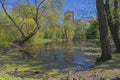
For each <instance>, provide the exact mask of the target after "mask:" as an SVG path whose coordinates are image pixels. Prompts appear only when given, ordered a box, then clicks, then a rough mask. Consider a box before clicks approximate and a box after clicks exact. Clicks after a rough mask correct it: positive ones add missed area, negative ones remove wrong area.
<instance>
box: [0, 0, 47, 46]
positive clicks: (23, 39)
mask: <svg viewBox="0 0 120 80" xmlns="http://www.w3.org/2000/svg"><path fill="white" fill-rule="evenodd" d="M27 1H28V4H29V0H27ZM34 1H35V9H36V10H35V15H34V16H33V17H32V19H33V20H34V22H35V24H36V26H35V28H34V29H33V30H32V31H31V32H30V33H29V34H28V35H25V34H24V32H23V30H22V21H23V20H22V21H21V22H20V23H19V24H17V22H16V21H15V19H14V18H13V17H12V16H11V15H10V14H9V13H8V11H7V9H6V7H5V6H6V4H5V3H6V2H7V1H6V0H0V4H1V6H2V8H3V10H4V12H5V14H6V15H7V17H8V18H9V19H10V20H11V22H12V23H13V24H14V26H15V27H16V28H17V30H18V31H19V32H20V34H21V39H19V40H15V41H14V43H15V44H17V45H22V44H23V43H25V42H26V41H28V40H29V39H30V38H31V37H33V36H34V34H36V32H37V31H38V30H39V29H40V27H41V26H40V22H39V20H38V17H39V9H40V8H41V5H42V4H43V3H44V2H45V0H42V1H39V2H38V1H37V0H34ZM29 8H30V9H31V7H29ZM31 11H32V10H31ZM21 18H23V19H24V17H21Z"/></svg>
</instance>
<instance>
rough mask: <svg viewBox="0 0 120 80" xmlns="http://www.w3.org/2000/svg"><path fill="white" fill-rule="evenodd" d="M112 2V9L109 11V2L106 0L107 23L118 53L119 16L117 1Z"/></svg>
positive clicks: (119, 51)
mask: <svg viewBox="0 0 120 80" xmlns="http://www.w3.org/2000/svg"><path fill="white" fill-rule="evenodd" d="M113 1H114V9H113V11H112V10H111V7H110V0H106V4H105V5H106V13H107V15H106V16H107V21H108V25H109V28H110V31H111V35H112V38H113V41H114V43H115V47H116V53H120V37H119V27H120V26H119V25H120V22H119V15H118V0H113Z"/></svg>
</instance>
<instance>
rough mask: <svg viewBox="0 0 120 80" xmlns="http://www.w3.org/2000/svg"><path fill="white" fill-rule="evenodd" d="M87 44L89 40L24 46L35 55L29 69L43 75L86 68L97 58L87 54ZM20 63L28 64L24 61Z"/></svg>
mask: <svg viewBox="0 0 120 80" xmlns="http://www.w3.org/2000/svg"><path fill="white" fill-rule="evenodd" d="M86 44H87V42H84V41H78V42H67V43H66V42H56V43H46V44H41V45H35V44H29V45H27V46H24V50H26V51H28V52H29V53H31V55H32V56H33V57H32V58H31V59H29V60H27V66H26V67H29V68H30V70H28V71H32V73H37V74H42V75H44V74H48V75H57V74H63V75H64V74H69V73H70V72H78V71H82V70H85V69H87V68H89V67H92V66H93V65H94V60H95V58H96V56H91V55H86V51H85V50H86ZM21 62H22V61H21ZM18 63H19V65H24V64H25V65H26V63H23V62H22V64H20V62H18ZM11 65H12V64H11ZM24 68H25V67H24ZM24 72H25V71H24ZM23 74H24V73H23ZM24 75H25V74H24ZM45 76H46V75H45Z"/></svg>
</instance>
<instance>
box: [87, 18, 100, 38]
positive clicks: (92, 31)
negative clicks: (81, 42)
mask: <svg viewBox="0 0 120 80" xmlns="http://www.w3.org/2000/svg"><path fill="white" fill-rule="evenodd" d="M85 34H86V38H87V39H95V38H96V37H97V36H98V34H99V32H98V22H97V20H94V21H93V22H92V23H91V25H90V27H89V28H88V29H87V30H86V33H85Z"/></svg>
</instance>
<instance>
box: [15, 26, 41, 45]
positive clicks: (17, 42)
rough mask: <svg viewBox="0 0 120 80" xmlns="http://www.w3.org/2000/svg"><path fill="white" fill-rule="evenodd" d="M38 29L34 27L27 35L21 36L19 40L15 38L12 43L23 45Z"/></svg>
mask: <svg viewBox="0 0 120 80" xmlns="http://www.w3.org/2000/svg"><path fill="white" fill-rule="evenodd" d="M39 29H40V27H36V28H35V29H34V30H33V31H32V32H31V33H30V34H29V35H27V36H26V37H24V38H22V39H21V40H16V41H14V42H13V43H15V44H17V45H20V46H21V45H23V44H24V43H25V42H26V41H28V40H29V39H30V38H31V37H33V36H34V35H35V34H36V33H37V31H38V30H39Z"/></svg>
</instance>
